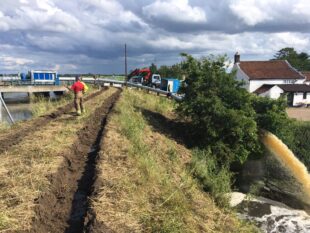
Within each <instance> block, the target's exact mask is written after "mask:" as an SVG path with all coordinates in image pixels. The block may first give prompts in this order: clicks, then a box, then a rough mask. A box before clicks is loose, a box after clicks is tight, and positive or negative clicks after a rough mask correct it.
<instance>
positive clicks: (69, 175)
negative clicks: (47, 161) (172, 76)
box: [27, 89, 121, 233]
mask: <svg viewBox="0 0 310 233" xmlns="http://www.w3.org/2000/svg"><path fill="white" fill-rule="evenodd" d="M120 93H121V90H120V89H118V90H117V91H116V92H115V93H114V94H112V95H111V96H110V97H108V98H107V99H106V100H105V102H104V103H103V104H102V105H101V106H100V107H98V108H97V109H96V110H95V111H94V113H93V114H92V115H91V116H90V117H89V118H88V119H87V121H86V122H85V125H84V127H83V128H82V129H80V130H79V131H78V132H77V136H78V138H77V140H76V141H75V143H74V144H73V145H72V147H71V150H70V151H71V153H68V154H66V155H65V156H64V157H65V160H64V162H63V164H62V165H61V166H60V167H59V169H58V171H57V172H56V173H55V174H52V175H51V176H50V177H49V180H50V183H51V187H50V190H49V191H48V192H46V193H44V194H42V195H41V196H40V197H39V198H38V199H36V200H35V204H36V206H35V217H34V218H33V222H32V228H31V229H30V231H27V232H34V233H42V232H51V233H54V232H55V233H56V232H57V233H58V232H66V233H71V232H72V233H73V232H74V233H79V232H84V224H85V223H84V221H85V217H86V214H87V210H88V208H89V200H88V197H89V196H90V195H91V193H92V189H93V184H94V181H95V180H96V162H97V159H98V152H99V151H100V149H101V148H100V141H101V138H102V137H103V135H104V128H105V124H106V121H107V117H108V115H109V113H110V112H111V110H112V109H113V106H114V104H115V102H116V101H117V100H118V98H119V96H120Z"/></svg>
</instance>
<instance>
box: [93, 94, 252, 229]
mask: <svg viewBox="0 0 310 233" xmlns="http://www.w3.org/2000/svg"><path fill="white" fill-rule="evenodd" d="M173 108H174V106H173V102H171V101H170V100H167V99H166V98H160V97H156V96H154V95H151V94H149V95H148V94H144V93H143V92H137V91H135V90H130V89H127V90H126V91H125V92H123V95H122V97H121V100H120V102H119V103H118V104H117V106H116V109H115V113H114V114H113V117H112V118H111V119H110V121H109V123H108V126H107V129H108V132H107V135H106V137H105V139H104V141H103V145H102V148H104V151H102V152H101V161H100V162H99V168H100V170H101V173H100V175H99V179H100V180H101V181H102V182H101V183H100V184H101V185H102V186H100V192H99V193H98V196H97V198H96V199H95V200H94V201H93V204H92V205H93V209H94V210H95V212H96V217H97V219H98V220H99V222H103V223H104V224H105V225H106V226H107V227H108V228H110V229H112V230H114V231H116V232H255V228H253V227H252V226H249V225H247V224H245V223H243V222H241V221H239V220H237V218H236V217H235V216H234V214H233V213H232V212H231V211H230V210H228V209H223V210H221V209H219V208H218V207H217V206H216V205H215V202H214V199H213V198H210V196H209V195H208V194H207V193H205V192H204V191H203V190H202V188H201V184H200V183H199V182H197V180H196V179H194V178H193V176H192V174H193V171H192V170H193V169H189V168H188V164H189V163H191V157H192V156H191V154H192V152H191V151H190V150H188V149H186V148H185V147H184V146H183V145H181V144H178V143H177V142H176V141H175V140H173V139H171V138H169V137H167V136H166V135H164V134H163V133H161V132H158V131H157V130H155V129H154V128H153V127H151V126H150V125H149V123H148V121H147V120H146V119H145V116H144V115H143V112H142V109H148V110H150V111H156V112H160V113H162V114H165V116H172V115H173V113H172V111H173ZM115 145H117V146H115ZM217 175H221V173H220V172H217V173H214V172H213V171H209V173H208V174H206V176H205V177H204V178H205V180H207V179H212V178H213V179H214V178H216V180H214V181H211V180H209V182H217V183H220V182H222V179H221V178H222V177H225V179H226V178H227V177H226V174H223V175H222V176H220V177H217ZM224 182H228V181H226V180H225V181H224ZM225 185H226V183H225ZM225 185H223V187H225V188H226V186H225ZM213 187H218V188H219V186H213ZM225 188H222V189H221V188H219V189H220V191H221V192H224V191H225ZM217 192H218V191H217V190H214V193H217Z"/></svg>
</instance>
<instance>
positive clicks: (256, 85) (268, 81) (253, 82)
mask: <svg viewBox="0 0 310 233" xmlns="http://www.w3.org/2000/svg"><path fill="white" fill-rule="evenodd" d="M288 81H289V80H284V79H276V80H274V79H273V80H272V79H264V80H250V87H249V89H248V91H249V92H251V93H252V92H254V91H255V90H257V89H258V88H259V87H261V86H262V85H264V84H288ZM291 81H295V80H293V79H292V80H291ZM294 83H295V84H303V83H304V80H303V79H299V80H297V81H296V82H294Z"/></svg>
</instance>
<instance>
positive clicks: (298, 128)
mask: <svg viewBox="0 0 310 233" xmlns="http://www.w3.org/2000/svg"><path fill="white" fill-rule="evenodd" d="M292 132H293V138H294V141H293V143H292V144H290V145H289V147H290V148H291V149H292V150H293V152H294V154H295V155H296V156H297V157H298V158H299V159H300V160H301V161H302V162H303V163H304V164H305V165H306V167H307V168H308V170H310V122H295V124H294V129H293V131H292Z"/></svg>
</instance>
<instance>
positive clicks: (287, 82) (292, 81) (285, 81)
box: [284, 79, 296, 84]
mask: <svg viewBox="0 0 310 233" xmlns="http://www.w3.org/2000/svg"><path fill="white" fill-rule="evenodd" d="M295 82H296V81H295V80H293V79H287V80H284V83H285V84H294V83H295Z"/></svg>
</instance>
